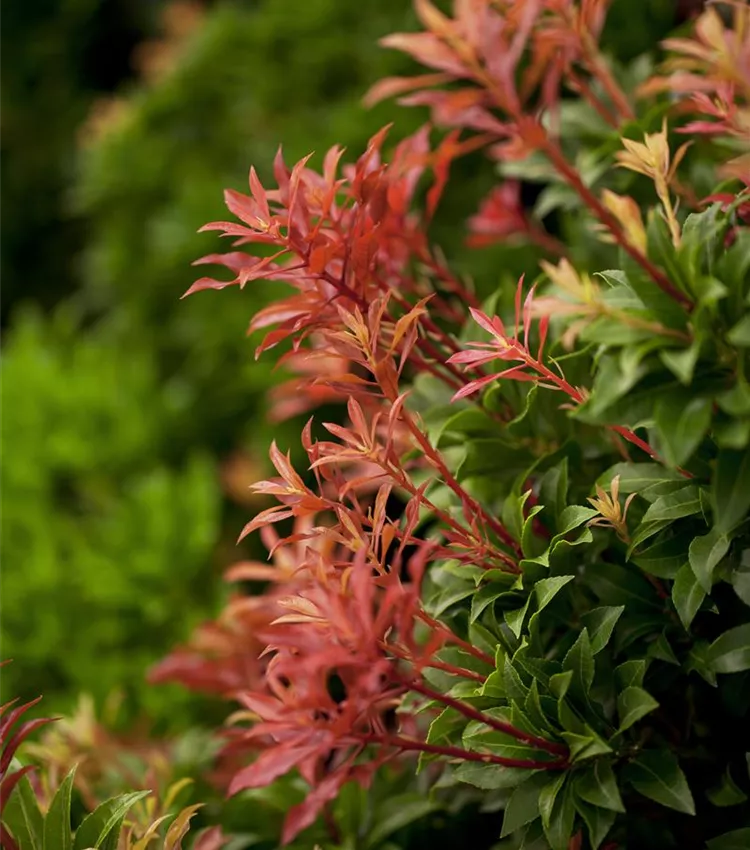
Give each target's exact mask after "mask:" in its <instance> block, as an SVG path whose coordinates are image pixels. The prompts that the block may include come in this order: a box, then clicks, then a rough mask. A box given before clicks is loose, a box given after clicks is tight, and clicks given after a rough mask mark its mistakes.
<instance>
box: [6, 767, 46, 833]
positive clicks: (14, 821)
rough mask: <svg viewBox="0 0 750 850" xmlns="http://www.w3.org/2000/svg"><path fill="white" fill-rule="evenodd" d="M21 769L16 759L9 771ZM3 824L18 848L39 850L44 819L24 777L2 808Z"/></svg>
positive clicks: (34, 795) (29, 784)
mask: <svg viewBox="0 0 750 850" xmlns="http://www.w3.org/2000/svg"><path fill="white" fill-rule="evenodd" d="M20 768H21V764H20V763H19V761H18V760H17V759H13V761H11V770H13V771H14V772H15V770H18V769H20ZM2 815H3V823H5V824H6V825H7V826H8V827H9V828H10V830H11V832H12V833H13V835H14V837H15V839H16V843H17V844H18V846H19V847H20V848H23V850H25V848H27V847H28V848H29V850H39V848H41V846H42V841H43V831H44V819H43V817H42V813H41V811H40V810H39V803H38V801H37V798H36V794H35V793H34V789H33V788H32V787H31V783H30V782H29V780H28V778H27V777H26V776H23V777H22V778H21V779H20V781H19V782H18V784H17V785H16V787H15V788H14V790H13V792H12V793H11V795H10V797H9V799H8V801H7V802H6V804H5V807H4V808H3V812H2Z"/></svg>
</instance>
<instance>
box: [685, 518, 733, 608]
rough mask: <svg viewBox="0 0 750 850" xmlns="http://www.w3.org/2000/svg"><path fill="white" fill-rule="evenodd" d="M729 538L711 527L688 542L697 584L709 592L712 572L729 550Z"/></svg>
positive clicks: (691, 564) (691, 565)
mask: <svg viewBox="0 0 750 850" xmlns="http://www.w3.org/2000/svg"><path fill="white" fill-rule="evenodd" d="M729 543H730V539H729V537H728V536H727V534H726V533H722V532H720V531H719V530H718V528H712V529H711V531H709V532H708V534H706V535H705V536H704V537H696V538H695V540H693V542H692V543H691V544H690V567H691V568H692V570H693V574H694V575H695V578H696V580H697V581H698V584H699V585H700V586H701V587H702V588H703V590H705V591H706V593H709V592H710V591H711V584H712V583H713V573H714V570H715V569H716V567H717V566H718V565H719V562H720V561H721V559H722V558H723V557H724V556H725V555H726V554H727V552H728V551H729Z"/></svg>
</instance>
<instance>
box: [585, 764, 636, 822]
mask: <svg viewBox="0 0 750 850" xmlns="http://www.w3.org/2000/svg"><path fill="white" fill-rule="evenodd" d="M575 790H576V793H577V794H578V796H579V797H580V798H581V799H582V800H585V801H586V802H587V803H591V805H592V806H599V807H600V808H604V809H611V810H612V811H613V812H624V811H625V806H623V804H622V797H620V791H619V789H618V787H617V779H616V778H615V772H614V770H613V769H612V763H611V762H610V761H609V760H608V759H599V760H597V761H596V762H595V763H594V764H593V765H592V766H591V767H590V768H589V769H588V770H586V772H585V773H583V774H582V775H581V776H580V778H579V779H577V780H576V786H575Z"/></svg>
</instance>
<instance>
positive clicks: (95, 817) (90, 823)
mask: <svg viewBox="0 0 750 850" xmlns="http://www.w3.org/2000/svg"><path fill="white" fill-rule="evenodd" d="M150 793H151V792H150V791H133V792H132V793H130V794H121V795H120V796H118V797H112V798H111V799H109V800H105V801H104V802H103V803H101V805H99V806H97V808H95V809H94V811H93V812H91V814H90V815H88V816H87V817H85V818H84V819H83V822H82V823H81V825H80V826H79V827H78V829H77V830H76V837H75V842H74V843H73V850H87V848H89V847H96V848H99V847H101V846H102V845H103V843H104V842H105V841H106V839H107V838H108V837H109V836H110V834H113V833H114V834H115V835H119V832H120V825H121V824H122V820H123V818H124V817H125V815H126V814H127V813H128V811H129V810H130V809H131V808H132V807H133V806H134V805H135V804H136V803H137V802H138V801H139V800H142V799H143V798H144V797H148V795H149V794H150ZM115 846H116V844H115Z"/></svg>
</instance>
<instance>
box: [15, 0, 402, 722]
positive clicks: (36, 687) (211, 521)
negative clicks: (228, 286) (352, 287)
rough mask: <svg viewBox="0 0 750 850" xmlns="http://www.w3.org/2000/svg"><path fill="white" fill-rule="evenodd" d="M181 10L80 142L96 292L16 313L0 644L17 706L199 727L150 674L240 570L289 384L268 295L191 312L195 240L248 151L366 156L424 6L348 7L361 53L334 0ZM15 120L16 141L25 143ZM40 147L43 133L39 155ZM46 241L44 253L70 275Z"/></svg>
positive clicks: (80, 178) (87, 264) (89, 284)
mask: <svg viewBox="0 0 750 850" xmlns="http://www.w3.org/2000/svg"><path fill="white" fill-rule="evenodd" d="M32 5H33V4H32ZM74 5H75V4H65V8H64V9H61V10H60V13H61V15H68V16H72V17H71V24H70V25H71V26H74V22H78V23H76V24H75V26H78V25H80V26H81V27H83V24H81V23H80V18H79V17H77V16H78V15H79V14H80V15H84V18H85V14H84V13H88V14H90V15H93V12H92V10H91V8H90V6H91V4H89V3H86V2H84V3H80V4H78V6H76V8H75V9H74V8H73V7H74ZM282 5H283V4H282ZM74 12H75V14H74ZM167 12H168V15H167V19H166V21H165V27H164V28H165V35H164V37H163V38H162V39H161V40H159V41H153V42H148V43H147V44H146V45H145V46H143V45H142V46H141V48H140V49H139V51H138V52H137V55H136V56H135V57H134V59H133V63H134V64H138V65H139V67H140V68H141V71H142V76H141V78H140V79H139V80H138V81H137V83H133V85H132V86H131V90H130V91H127V92H125V93H124V94H123V95H122V96H121V97H120V98H119V99H117V100H116V101H114V102H109V103H108V104H97V106H96V109H95V110H94V114H93V115H92V117H91V119H90V120H89V121H88V122H87V124H86V125H85V127H84V128H83V129H82V131H81V133H80V139H81V146H80V149H79V150H78V173H77V180H76V184H75V186H74V187H73V191H72V192H70V194H72V195H73V198H74V202H75V207H76V210H77V212H78V214H79V216H80V217H81V220H85V221H86V222H87V227H88V240H87V244H86V251H85V255H84V257H83V259H82V262H81V265H82V275H79V277H80V276H82V277H83V281H82V286H81V288H80V291H78V292H77V293H76V294H75V297H74V298H72V299H70V300H69V301H67V302H64V303H62V304H61V305H59V306H58V308H57V311H56V312H55V313H54V314H47V315H43V314H41V313H40V312H39V311H38V310H26V312H24V311H23V310H22V309H20V308H18V309H17V308H15V307H14V316H13V321H12V326H11V328H10V330H9V332H8V334H7V335H6V340H5V341H4V349H3V359H4V363H3V367H2V369H3V377H2V387H3V390H2V391H3V405H4V416H3V426H2V427H3V440H4V445H5V446H6V447H12V449H10V448H9V449H8V450H6V452H5V457H4V464H3V470H2V486H3V494H4V511H3V520H2V522H3V535H2V540H3V542H2V546H3V552H2V555H3V563H4V567H5V568H4V573H3V590H4V610H3V618H2V636H3V641H4V647H5V651H6V652H7V653H8V654H10V655H13V656H15V657H16V659H17V661H18V662H19V663H18V665H17V668H18V669H13V668H10V669H9V671H8V672H7V674H6V675H7V679H8V687H9V690H10V691H11V692H14V693H19V694H21V695H22V698H24V699H31V698H32V697H35V696H36V695H37V694H38V693H40V692H44V693H45V695H46V698H47V701H48V704H51V705H52V707H53V708H54V709H56V710H57V709H59V710H69V709H70V708H71V707H72V704H73V702H74V700H75V699H76V698H77V695H78V693H79V692H80V691H85V692H88V693H91V694H93V695H94V697H95V698H96V700H97V702H99V703H101V702H102V700H103V699H104V698H105V697H106V696H107V694H108V693H109V691H110V690H111V689H112V688H119V689H122V690H124V691H125V693H126V694H127V695H128V697H129V699H128V705H129V706H130V708H131V709H132V712H135V713H139V712H142V711H146V712H147V713H149V714H150V715H151V716H152V717H154V718H156V719H158V720H159V721H160V722H161V723H162V724H167V725H169V724H172V723H173V722H175V720H176V718H180V720H178V721H177V723H178V725H184V724H186V723H187V722H188V721H189V719H190V718H189V717H188V716H185V715H184V710H185V708H186V701H185V700H184V699H182V694H181V693H180V691H179V690H178V689H172V690H171V691H170V692H169V693H168V694H167V693H164V692H160V691H158V690H154V689H147V688H145V687H144V686H143V680H144V674H145V671H146V669H147V667H148V666H149V665H150V664H151V663H153V662H154V661H155V660H156V659H157V658H159V657H160V656H161V655H163V654H164V653H165V652H166V651H167V649H168V648H169V647H170V646H172V645H173V644H174V643H175V642H176V641H179V640H181V639H184V637H185V636H186V635H187V634H188V633H189V631H190V629H191V628H192V627H193V626H194V625H195V623H196V621H197V620H199V619H201V618H202V617H206V616H208V613H209V611H211V610H212V608H215V604H216V603H215V600H216V595H217V582H216V581H215V580H214V579H213V578H212V577H213V575H214V574H215V573H216V572H219V571H220V570H221V569H222V568H223V567H224V566H226V564H227V563H228V558H233V557H235V550H234V548H233V546H234V540H235V539H236V536H237V535H236V526H237V523H238V522H239V520H240V518H241V517H242V515H243V514H242V512H241V511H240V510H239V509H238V507H237V504H238V503H239V505H241V506H242V510H243V511H244V510H246V509H247V505H248V498H247V485H248V484H249V483H250V482H251V481H253V480H254V479H255V478H257V477H258V474H259V472H258V469H260V470H262V469H263V459H261V460H256V459H255V458H254V452H253V444H254V443H255V442H256V441H258V442H260V444H261V445H263V446H265V444H266V443H267V441H268V440H269V439H270V435H271V430H272V428H273V430H274V431H275V432H276V433H284V432H283V426H281V425H279V424H278V423H276V424H274V425H273V426H270V425H269V424H268V423H267V422H266V418H265V415H264V414H263V413H262V407H261V405H262V398H263V394H264V393H265V392H266V391H267V390H268V389H269V388H270V387H272V386H273V384H274V382H275V381H276V380H277V378H278V375H277V374H271V373H270V371H269V369H268V367H267V366H266V365H265V364H255V363H254V362H253V357H252V353H253V348H254V345H253V341H252V340H250V341H248V340H247V339H246V338H245V337H244V331H245V328H246V324H247V314H248V310H249V311H252V309H257V307H258V306H259V305H261V304H262V303H263V300H264V299H263V296H262V295H261V294H257V295H256V294H251V293H248V292H246V293H237V294H238V298H237V299H236V300H235V301H234V303H231V302H232V298H231V295H230V297H229V298H228V299H227V300H226V301H225V302H222V304H219V305H218V306H219V309H218V310H213V309H212V310H207V309H206V303H205V302H204V303H203V304H201V303H200V302H197V301H195V300H192V301H188V302H183V303H181V302H180V301H179V298H178V295H179V293H180V292H181V291H182V290H183V289H184V288H185V287H186V281H187V280H189V274H190V271H189V263H190V261H191V260H192V259H193V258H194V256H195V254H196V252H197V251H198V250H199V249H200V248H199V242H200V239H201V237H200V236H198V235H197V234H196V233H195V231H196V229H197V227H198V226H199V224H200V223H201V222H202V221H203V219H204V217H205V216H206V214H207V211H209V212H210V211H211V210H212V209H214V208H216V204H215V201H214V196H215V185H216V181H217V180H219V181H221V180H222V179H226V180H230V179H235V177H236V174H237V172H238V171H239V170H240V169H241V168H243V167H244V162H245V157H246V156H247V155H248V151H250V152H251V153H252V156H253V157H254V158H255V159H256V161H259V162H262V161H264V160H265V161H267V164H268V167H269V168H270V165H271V161H272V158H273V149H272V147H271V145H272V142H271V141H270V140H271V139H273V140H274V142H273V144H274V145H275V139H276V138H277V137H279V136H281V135H283V136H286V137H291V138H293V139H294V140H295V143H296V145H298V146H299V148H300V149H306V148H307V146H309V145H311V144H313V143H314V142H315V143H317V142H318V140H319V139H320V133H321V129H320V128H321V126H323V127H327V128H328V132H329V133H330V134H331V138H333V137H334V136H336V137H338V138H340V139H343V140H350V141H351V143H352V144H353V145H354V146H355V147H356V146H358V145H360V144H361V143H362V142H363V141H364V140H366V138H367V135H368V133H369V132H371V131H372V130H374V128H375V127H377V125H378V123H379V122H380V120H381V119H382V115H381V116H380V117H378V116H377V115H370V116H367V115H365V117H364V118H363V117H362V110H361V108H360V107H359V99H360V96H361V92H362V90H363V89H364V87H365V86H366V84H367V81H369V80H371V79H373V78H375V77H376V76H377V75H378V74H380V73H385V72H388V71H389V70H392V69H394V68H397V67H398V66H399V65H400V64H403V63H402V62H401V61H400V60H398V59H396V58H395V57H389V56H388V55H387V54H386V53H385V52H384V51H381V50H379V48H378V47H377V45H376V39H377V36H378V35H380V34H383V33H385V32H386V31H387V30H388V28H389V27H393V26H397V25H401V24H402V22H404V18H405V15H406V14H407V13H408V12H409V10H408V8H406V9H405V7H404V6H403V4H402V3H401V2H400V0H399V2H396V0H392V2H390V3H384V4H376V6H374V7H372V8H371V9H370V10H368V11H367V12H366V13H363V11H362V10H361V9H359V8H355V7H351V9H350V10H349V11H346V12H345V17H346V21H347V25H348V26H350V32H351V37H350V38H349V39H346V40H342V39H340V38H338V37H336V38H333V37H331V36H330V33H331V32H332V21H333V20H335V19H336V18H337V17H338V15H339V14H340V12H341V9H340V3H337V2H332V0H320V2H318V3H310V4H304V8H303V9H301V10H300V12H299V14H297V15H296V16H295V18H294V27H295V32H294V33H291V32H289V20H290V18H289V12H288V9H285V10H283V9H281V8H280V5H279V4H277V3H260V4H259V3H230V4H227V3H223V4H217V5H216V7H215V8H210V9H209V8H206V9H205V10H204V11H203V13H201V12H200V10H199V9H196V7H195V4H190V3H186V2H176V3H171V4H168V6H167ZM18 14H21V12H20V11H19V12H18ZM28 14H29V15H30V14H31V11H30V10H29V12H28ZM66 20H67V18H66ZM196 21H197V25H196ZM50 26H52V25H51V24H50ZM88 26H91V27H93V26H94V22H93V21H91V22H89V24H88ZM326 34H328V35H326ZM46 38H47V37H46ZM48 38H49V39H51V38H52V33H49V34H48ZM299 39H302V40H304V41H306V42H307V43H308V45H309V49H308V50H307V51H306V52H305V53H304V54H302V53H301V52H299V51H297V50H296V45H297V44H298V43H299ZM44 43H47V41H45V42H44ZM34 44H35V45H37V41H34ZM284 45H286V46H284ZM227 56H234V57H241V58H240V59H239V60H237V61H231V62H227V61H226V57H227ZM139 57H140V58H139ZM136 60H137V61H136ZM311 67H312V68H313V70H314V71H315V73H311ZM342 67H346V68H348V69H349V70H348V72H347V73H346V74H344V73H340V71H341V69H342ZM19 72H20V67H19ZM59 75H60V76H61V80H60V82H59V85H60V86H63V85H65V86H67V85H70V86H72V85H73V82H72V81H71V80H70V79H68V77H69V76H70V75H68V76H65V75H64V74H63V71H62V70H59ZM7 78H8V75H6V79H7ZM4 84H5V81H4ZM89 95H90V96H93V93H91V92H90V93H89ZM40 96H41V95H40ZM72 97H73V93H72V92H71V98H72ZM66 102H67V101H66ZM13 103H15V101H13ZM79 106H80V105H79ZM60 108H61V109H62V108H63V103H62V101H61V102H60ZM81 109H82V106H81V108H79V107H76V110H75V116H79V117H80V115H79V113H80V111H81ZM49 111H54V110H49ZM15 117H16V113H15V111H13V112H12V114H11V113H9V115H8V118H9V121H8V124H9V127H8V129H9V130H10V132H11V136H12V139H11V140H14V144H16V145H18V146H22V145H23V143H22V142H21V141H20V140H16V139H15V136H14V135H13V132H14V128H15V126H16V125H15V123H13V119H15ZM60 132H62V130H60ZM50 133H51V131H50ZM55 133H57V130H56V131H55ZM71 133H72V129H71ZM44 135H45V134H41V135H40V134H39V133H38V132H37V131H36V130H35V144H38V145H40V146H41V145H42V142H44V141H45V140H44V139H43V138H42V136H44ZM50 139H51V137H50ZM50 139H47V140H46V141H47V142H50ZM61 144H62V143H61ZM65 144H66V153H65V158H66V161H67V160H68V159H70V158H71V153H70V152H69V151H68V147H70V146H72V139H69V140H68V141H66V143H65ZM36 150H37V148H36V147H34V148H33V151H36ZM34 156H35V157H36V153H35V154H34ZM40 156H41V154H40ZM45 156H47V155H46V154H45ZM47 159H48V160H50V161H51V160H52V159H53V157H52V156H51V155H49V156H47ZM56 167H57V166H56ZM222 175H223V177H222ZM16 176H18V175H16ZM38 176H39V179H41V178H42V175H38ZM51 179H52V178H51V177H50V180H51ZM61 179H62V178H61V175H60V174H59V173H57V172H56V173H55V177H54V180H55V181H57V183H59V182H60V181H61ZM9 185H10V184H9ZM11 188H12V187H11ZM55 191H57V190H55ZM51 194H53V193H52V190H50V191H49V192H48V191H47V190H44V191H42V190H41V189H39V190H37V191H36V193H35V197H38V198H39V199H41V198H42V197H50V196H51ZM21 207H22V208H23V209H24V210H25V211H26V210H27V206H26V205H25V204H21ZM216 211H217V212H218V208H216ZM47 214H50V215H51V213H50V211H49V210H48V211H47V212H46V213H45V215H47ZM55 215H57V213H55ZM15 220H16V219H14V221H15ZM24 227H25V228H26V229H27V230H28V231H29V232H30V233H31V234H32V236H33V238H35V239H38V238H39V237H40V235H42V233H41V232H40V231H35V230H34V227H30V226H29V225H28V224H26V225H24ZM65 232H66V233H67V235H68V237H69V236H70V234H69V233H68V231H65ZM34 233H35V235H33V234H34ZM44 233H46V231H44ZM6 236H7V237H8V238H9V239H11V241H12V240H13V238H14V237H13V234H12V233H10V232H9V233H6ZM44 238H45V251H43V252H40V253H41V254H43V255H45V257H47V255H48V254H49V257H53V256H54V257H56V258H57V259H55V260H54V263H55V264H57V266H58V268H59V267H61V266H62V264H63V260H62V259H61V258H60V253H59V251H58V247H55V246H56V245H57V243H55V245H54V246H53V244H52V243H51V242H50V241H47V237H46V236H44ZM72 241H73V242H74V243H75V240H72ZM66 244H67V243H66ZM38 253H39V252H38ZM68 262H69V261H68V260H67V259H66V260H65V263H68ZM56 281H57V283H58V284H59V285H60V286H62V270H61V269H60V268H59V274H58V275H57V277H56ZM35 292H36V290H35V289H34V290H31V289H30V290H29V293H30V294H33V293H35ZM248 297H250V299H251V305H249V306H248V305H246V303H245V302H246V301H247V298H248ZM6 302H7V303H10V298H6ZM219 373H221V375H222V377H221V379H220V380H217V375H218V374H219ZM53 423H54V425H53ZM264 453H265V452H264V449H263V450H262V452H261V454H262V455H264ZM256 467H257V468H258V469H256ZM220 479H221V482H220ZM220 483H221V484H222V485H223V489H224V491H225V493H224V494H222V493H221V488H220V486H219V484H220ZM227 551H228V552H229V554H226V553H227ZM244 554H246V555H247V556H248V557H251V556H253V555H257V554H258V553H257V552H254V551H253V548H252V546H249V547H246V549H245V550H244ZM31 598H33V600H34V605H33V606H29V605H28V604H27V601H28V600H29V599H31ZM81 623H86V624H87V627H86V629H81V628H80V624H81ZM63 646H64V647H65V652H61V650H60V648H61V647H63ZM103 656H105V657H106V658H107V663H106V665H102V663H101V659H102V657H103ZM178 709H179V710H178Z"/></svg>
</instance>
